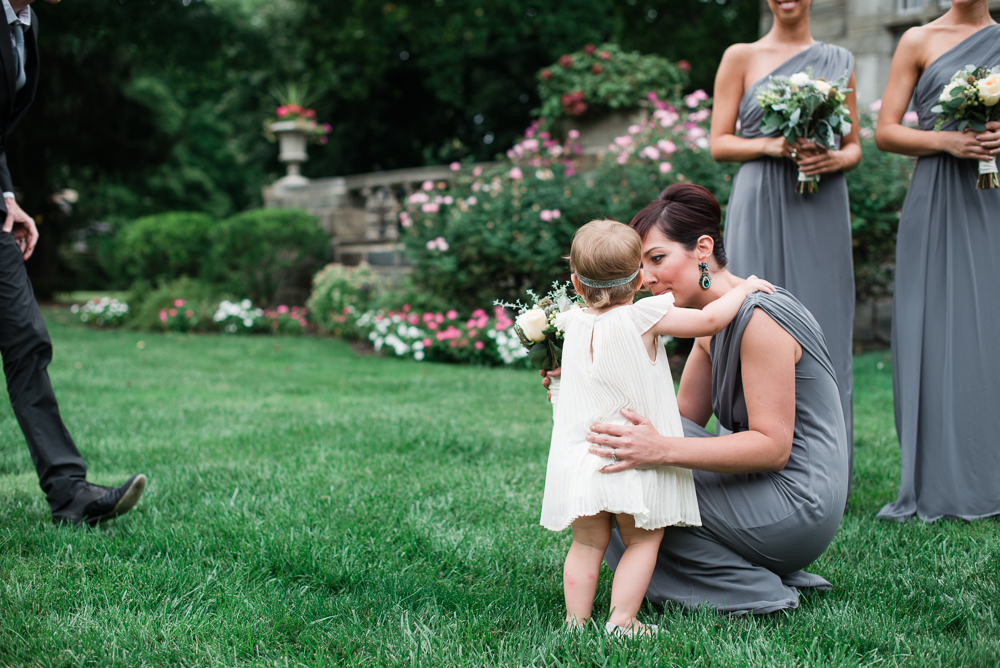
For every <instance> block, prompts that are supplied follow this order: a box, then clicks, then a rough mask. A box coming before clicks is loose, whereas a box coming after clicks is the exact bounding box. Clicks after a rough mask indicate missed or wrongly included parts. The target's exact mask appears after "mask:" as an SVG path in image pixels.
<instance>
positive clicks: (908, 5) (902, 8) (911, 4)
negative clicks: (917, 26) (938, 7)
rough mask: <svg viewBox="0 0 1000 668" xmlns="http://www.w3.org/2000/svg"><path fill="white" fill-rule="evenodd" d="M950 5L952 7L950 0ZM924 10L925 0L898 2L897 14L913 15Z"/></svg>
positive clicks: (902, 0) (901, 0) (899, 0)
mask: <svg viewBox="0 0 1000 668" xmlns="http://www.w3.org/2000/svg"><path fill="white" fill-rule="evenodd" d="M939 1H940V0H939ZM942 4H943V3H942ZM948 5H949V6H950V5H951V1H950V0H949V2H948ZM923 8H924V0H896V13H897V14H913V13H914V12H919V11H920V10H921V9H923Z"/></svg>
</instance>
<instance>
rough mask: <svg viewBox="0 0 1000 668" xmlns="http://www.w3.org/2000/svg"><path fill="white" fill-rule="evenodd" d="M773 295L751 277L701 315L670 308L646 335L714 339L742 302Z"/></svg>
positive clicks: (698, 312) (737, 311) (731, 318)
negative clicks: (762, 293) (711, 337)
mask: <svg viewBox="0 0 1000 668" xmlns="http://www.w3.org/2000/svg"><path fill="white" fill-rule="evenodd" d="M758 291H759V292H766V293H767V294H769V295H771V294H774V286H773V285H771V284H770V283H768V282H767V281H765V280H763V279H760V278H757V277H756V276H751V277H750V278H748V279H747V280H745V281H743V282H742V283H740V284H739V285H737V286H736V287H735V288H733V289H732V290H730V291H729V292H727V293H726V294H724V295H722V296H721V297H719V298H718V299H716V300H715V301H714V302H712V303H710V304H709V305H707V306H706V307H705V308H703V309H701V310H700V311H699V310H697V309H690V308H671V309H670V310H669V311H667V312H666V314H665V315H664V316H663V317H662V318H660V321H659V322H657V323H656V324H655V325H653V326H652V327H651V328H650V329H649V331H647V332H646V335H653V336H661V335H668V336H674V337H677V338H682V339H694V338H698V337H700V336H714V335H716V334H718V333H719V332H721V331H722V330H723V329H724V328H725V327H726V325H728V324H729V323H731V322H732V321H733V318H735V317H736V314H737V313H739V312H740V307H741V306H743V300H744V299H746V298H747V296H748V295H751V294H753V293H755V292H758Z"/></svg>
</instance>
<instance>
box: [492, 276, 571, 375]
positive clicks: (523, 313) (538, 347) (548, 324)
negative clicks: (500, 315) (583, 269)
mask: <svg viewBox="0 0 1000 668" xmlns="http://www.w3.org/2000/svg"><path fill="white" fill-rule="evenodd" d="M571 289H572V285H571V284H569V283H563V284H561V285H560V284H559V283H553V284H552V290H550V291H549V292H548V294H546V295H543V296H540V295H538V294H536V293H535V292H534V291H533V290H528V291H527V293H528V297H529V298H530V299H531V302H532V303H531V306H526V305H524V304H522V303H521V302H516V303H513V304H511V303H507V302H497V304H496V305H497V306H503V307H506V308H509V309H511V310H516V311H518V316H517V318H516V319H515V320H514V327H513V329H514V333H515V334H517V338H518V340H519V341H520V342H521V345H522V346H524V348H525V349H526V350H527V351H528V361H529V362H531V365H532V366H533V367H535V368H536V369H538V370H540V371H552V370H553V369H558V368H559V367H561V366H562V349H563V333H562V330H561V329H559V328H558V327H557V326H556V316H557V315H559V314H560V313H563V312H565V311H568V310H570V309H572V308H579V307H581V306H584V305H585V304H584V301H583V300H582V299H581V298H580V297H576V298H572V297H570V296H569V291H570V290H571Z"/></svg>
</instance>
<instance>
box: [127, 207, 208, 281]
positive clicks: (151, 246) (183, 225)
mask: <svg viewBox="0 0 1000 668" xmlns="http://www.w3.org/2000/svg"><path fill="white" fill-rule="evenodd" d="M212 225H213V220H212V218H211V216H208V215H206V214H204V213H193V212H186V211H177V212H172V213H161V214H157V215H154V216H146V217H145V218H139V219H138V220H136V221H133V222H131V223H128V224H127V225H125V226H124V227H123V228H122V229H120V230H119V231H118V234H117V235H116V237H115V241H114V252H113V253H114V257H115V259H116V265H117V269H118V271H117V272H115V273H120V274H122V275H123V276H124V278H126V279H128V281H129V282H131V281H135V280H145V281H149V282H150V283H152V284H154V285H155V284H159V283H161V282H163V281H169V280H172V279H175V278H179V277H181V276H190V277H192V278H197V277H198V276H200V275H201V272H202V265H203V264H204V262H205V259H206V257H207V256H208V253H209V243H208V233H209V230H211V229H212Z"/></svg>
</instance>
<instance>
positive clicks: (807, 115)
mask: <svg viewBox="0 0 1000 668" xmlns="http://www.w3.org/2000/svg"><path fill="white" fill-rule="evenodd" d="M848 77H849V73H847V72H845V73H844V75H843V76H842V77H841V78H840V79H838V80H837V81H835V82H833V83H829V82H827V81H826V80H824V79H813V77H812V68H809V69H807V70H806V71H805V72H796V73H795V74H793V75H791V76H788V77H786V76H772V77H771V81H770V83H769V84H767V85H765V86H761V89H760V92H758V93H757V102H758V103H759V104H760V106H761V108H762V109H763V110H764V122H763V123H762V124H761V132H763V133H764V134H772V133H774V132H780V133H781V134H783V135H784V136H785V140H786V141H788V143H789V144H794V143H795V140H796V139H798V138H800V137H802V138H804V139H807V140H809V141H811V142H813V143H815V144H819V145H822V146H825V147H827V148H828V149H835V148H837V144H836V142H835V140H834V135H846V134H847V133H848V132H850V131H851V114H850V111H848V109H847V104H846V99H847V97H846V96H847V93H850V92H851V89H849V88H847V81H848ZM818 181H819V177H818V176H808V175H806V174H803V173H802V172H801V171H800V172H799V181H798V184H796V186H795V191H796V192H798V193H813V192H816V191H817V190H818V189H819V185H818V183H817V182H818Z"/></svg>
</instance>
